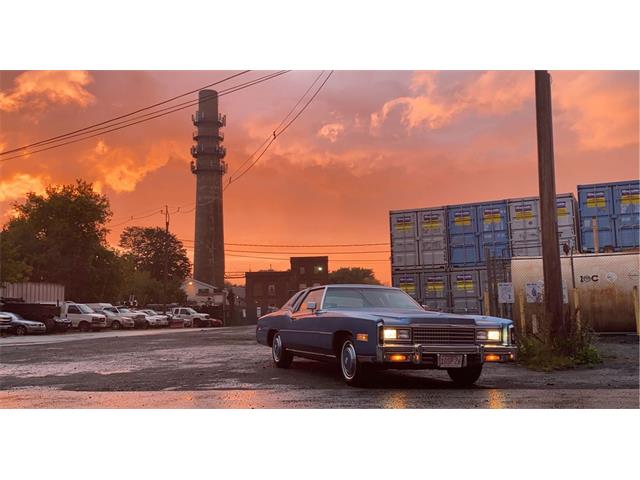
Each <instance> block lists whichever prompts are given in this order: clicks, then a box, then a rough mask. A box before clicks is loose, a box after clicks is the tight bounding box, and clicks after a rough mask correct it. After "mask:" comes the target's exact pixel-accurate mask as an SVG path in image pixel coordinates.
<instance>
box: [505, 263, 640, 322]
mask: <svg viewBox="0 0 640 480" xmlns="http://www.w3.org/2000/svg"><path fill="white" fill-rule="evenodd" d="M560 262H561V272H562V282H563V284H564V285H566V288H567V290H568V291H567V296H568V297H569V298H568V299H567V301H570V302H571V304H572V305H574V299H573V294H572V292H571V289H573V288H575V289H576V290H577V294H578V298H579V305H580V315H581V321H582V323H583V325H586V326H589V327H591V328H593V329H594V330H595V331H596V332H634V331H636V320H635V314H634V302H635V301H637V300H634V298H633V288H634V287H636V288H637V286H638V283H639V282H640V256H639V255H638V253H633V252H619V253H601V254H593V253H591V254H578V255H574V256H573V258H571V257H562V258H561V259H560ZM511 276H512V281H513V286H514V290H515V293H516V297H518V296H519V295H522V298H523V299H525V303H524V308H525V316H526V317H527V320H526V321H527V322H530V321H532V317H531V315H532V314H535V315H543V311H544V308H543V305H542V304H541V303H540V302H533V301H532V300H527V299H526V295H525V289H526V286H527V284H530V285H531V284H539V285H541V286H542V285H544V274H543V270H542V258H540V257H534V258H518V257H514V258H512V259H511ZM540 300H542V298H541V299H540ZM529 302H531V303H529ZM513 313H514V317H515V319H516V320H518V321H519V316H520V315H519V309H518V308H515V309H514V312H513Z"/></svg>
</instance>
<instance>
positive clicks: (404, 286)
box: [398, 277, 416, 295]
mask: <svg viewBox="0 0 640 480" xmlns="http://www.w3.org/2000/svg"><path fill="white" fill-rule="evenodd" d="M398 284H399V285H398V286H399V288H400V290H402V291H403V292H405V293H408V294H409V295H415V294H416V280H415V278H414V277H400V279H399V281H398Z"/></svg>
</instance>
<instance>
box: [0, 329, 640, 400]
mask: <svg viewBox="0 0 640 480" xmlns="http://www.w3.org/2000/svg"><path fill="white" fill-rule="evenodd" d="M254 333H255V332H254V327H251V326H250V327H223V328H213V329H211V328H205V329H177V330H168V329H162V330H139V331H138V330H134V331H118V332H112V331H104V332H93V333H83V334H75V333H67V334H63V335H46V336H28V337H7V338H2V339H0V355H1V356H2V366H1V367H0V387H1V389H2V392H0V405H1V406H2V407H5V408H12V407H36V408H51V407H53V408H67V407H76V408H77V407H95V408H102V407H105V408H108V407H130V408H139V407H142V408H144V407H158V408H159V407H165V408H260V407H270V408H469V407H471V408H474V407H478V408H509V407H518V408H571V407H577V408H621V407H622V408H638V407H639V404H638V402H639V401H638V394H639V390H638V388H639V386H638V373H639V372H638V337H636V336H618V337H600V339H599V341H598V346H599V348H600V350H601V353H602V356H603V358H604V363H603V364H602V365H600V366H597V367H596V368H592V369H589V368H579V369H575V370H567V371H561V372H556V373H543V372H532V371H529V370H526V369H525V368H523V367H520V366H517V365H487V366H486V367H485V371H484V373H483V376H482V377H481V379H480V380H479V382H478V384H477V386H475V387H473V388H469V389H458V388H454V387H453V385H452V383H451V382H450V381H449V379H448V377H447V375H446V373H445V372H441V371H411V372H395V371H388V372H383V373H381V374H380V375H379V376H378V377H377V379H376V383H375V385H374V386H373V387H371V388H366V389H358V388H352V387H348V386H346V385H344V383H343V382H342V380H341V379H340V377H339V376H338V374H337V372H336V370H335V368H334V366H333V365H329V364H322V363H316V362H312V361H308V360H299V359H296V360H295V361H294V363H293V366H292V367H291V368H290V369H288V370H281V369H276V368H274V367H273V366H272V364H271V356H270V351H269V349H268V348H265V347H261V346H259V345H257V344H256V343H255V337H254Z"/></svg>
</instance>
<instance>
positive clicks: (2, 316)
mask: <svg viewBox="0 0 640 480" xmlns="http://www.w3.org/2000/svg"><path fill="white" fill-rule="evenodd" d="M10 330H11V317H10V316H9V314H8V313H4V312H0V335H4V334H5V333H9V331H10Z"/></svg>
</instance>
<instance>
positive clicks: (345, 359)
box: [339, 338, 368, 387]
mask: <svg viewBox="0 0 640 480" xmlns="http://www.w3.org/2000/svg"><path fill="white" fill-rule="evenodd" d="M339 362H340V373H341V374H342V379H343V380H344V381H345V382H346V383H347V385H350V386H352V387H356V386H361V385H364V383H365V381H366V379H367V373H368V372H367V370H366V366H365V365H364V364H362V363H360V362H358V355H357V354H356V347H355V346H354V345H353V340H352V339H351V338H347V339H346V340H345V341H344V342H343V343H342V347H341V348H340V357H339Z"/></svg>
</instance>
